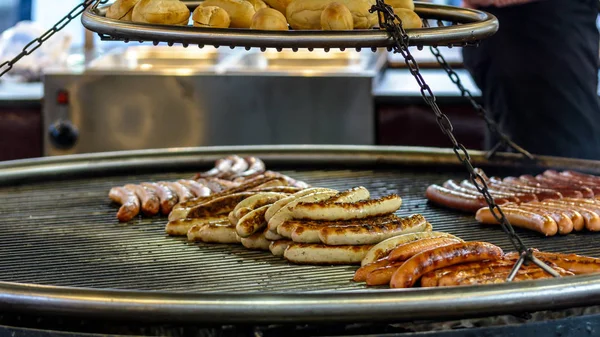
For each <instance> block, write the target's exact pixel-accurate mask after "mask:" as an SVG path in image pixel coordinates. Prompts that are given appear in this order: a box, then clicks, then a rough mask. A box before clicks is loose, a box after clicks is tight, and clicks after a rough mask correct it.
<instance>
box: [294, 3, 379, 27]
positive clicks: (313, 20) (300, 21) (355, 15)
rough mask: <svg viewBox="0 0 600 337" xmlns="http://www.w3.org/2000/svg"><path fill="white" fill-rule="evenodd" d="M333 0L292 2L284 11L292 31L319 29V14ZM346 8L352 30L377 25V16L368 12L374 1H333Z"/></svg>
mask: <svg viewBox="0 0 600 337" xmlns="http://www.w3.org/2000/svg"><path fill="white" fill-rule="evenodd" d="M331 2H334V0H293V1H292V2H291V3H290V4H289V5H288V7H287V9H286V17H287V21H288V23H289V24H290V26H292V28H294V29H312V30H319V29H321V13H322V12H323V10H325V7H327V6H328V5H329V4H330V3H331ZM335 2H339V3H340V4H342V5H344V6H346V7H347V8H348V9H349V10H350V13H352V19H353V21H354V28H357V29H366V28H372V27H374V26H375V25H376V24H377V23H378V20H377V14H376V13H370V12H369V10H370V9H371V7H372V6H373V5H374V4H375V0H335Z"/></svg>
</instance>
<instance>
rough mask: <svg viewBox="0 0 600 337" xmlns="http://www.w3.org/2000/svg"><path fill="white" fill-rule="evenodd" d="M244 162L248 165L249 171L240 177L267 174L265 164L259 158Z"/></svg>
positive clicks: (247, 159)
mask: <svg viewBox="0 0 600 337" xmlns="http://www.w3.org/2000/svg"><path fill="white" fill-rule="evenodd" d="M244 160H245V161H246V164H248V169H247V170H246V171H244V172H242V173H240V174H239V176H240V177H250V176H254V175H257V174H261V173H263V172H265V163H264V162H263V161H262V160H260V159H259V158H256V157H246V158H244Z"/></svg>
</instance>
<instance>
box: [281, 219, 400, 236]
mask: <svg viewBox="0 0 600 337" xmlns="http://www.w3.org/2000/svg"><path fill="white" fill-rule="evenodd" d="M401 220H402V218H400V217H398V216H396V215H393V214H392V215H387V216H381V217H375V218H367V219H357V220H340V221H317V220H289V221H286V222H284V223H283V224H281V225H280V226H279V227H277V233H279V234H280V235H281V236H284V237H286V238H291V239H292V241H294V242H303V243H320V242H321V238H320V237H319V232H320V230H321V229H322V228H325V227H330V228H331V227H344V228H345V227H348V226H363V225H366V226H377V225H383V224H389V223H392V222H400V221H401Z"/></svg>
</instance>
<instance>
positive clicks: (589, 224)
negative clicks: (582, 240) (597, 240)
mask: <svg viewBox="0 0 600 337" xmlns="http://www.w3.org/2000/svg"><path fill="white" fill-rule="evenodd" d="M550 203H551V204H552V205H564V206H567V207H569V208H572V209H575V210H576V211H578V212H580V213H582V212H583V211H587V212H589V213H592V214H594V215H595V216H593V215H591V214H589V213H587V214H586V215H584V218H585V217H586V216H588V217H589V221H586V223H585V228H586V229H587V230H589V231H592V232H596V231H600V221H597V220H598V217H599V216H600V205H591V204H586V203H584V202H571V201H564V200H554V201H552V202H550ZM581 215H583V213H582V214H581Z"/></svg>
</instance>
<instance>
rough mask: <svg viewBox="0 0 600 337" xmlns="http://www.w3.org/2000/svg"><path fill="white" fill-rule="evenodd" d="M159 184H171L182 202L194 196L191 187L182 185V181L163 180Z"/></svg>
mask: <svg viewBox="0 0 600 337" xmlns="http://www.w3.org/2000/svg"><path fill="white" fill-rule="evenodd" d="M158 184H160V185H163V184H166V185H167V186H169V187H170V188H171V190H173V191H174V192H175V193H177V198H178V199H179V202H180V203H182V202H186V201H188V200H190V199H193V198H194V195H193V194H192V191H190V189H189V188H187V187H185V186H184V185H182V184H180V183H177V182H163V181H161V182H159V183H158Z"/></svg>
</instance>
